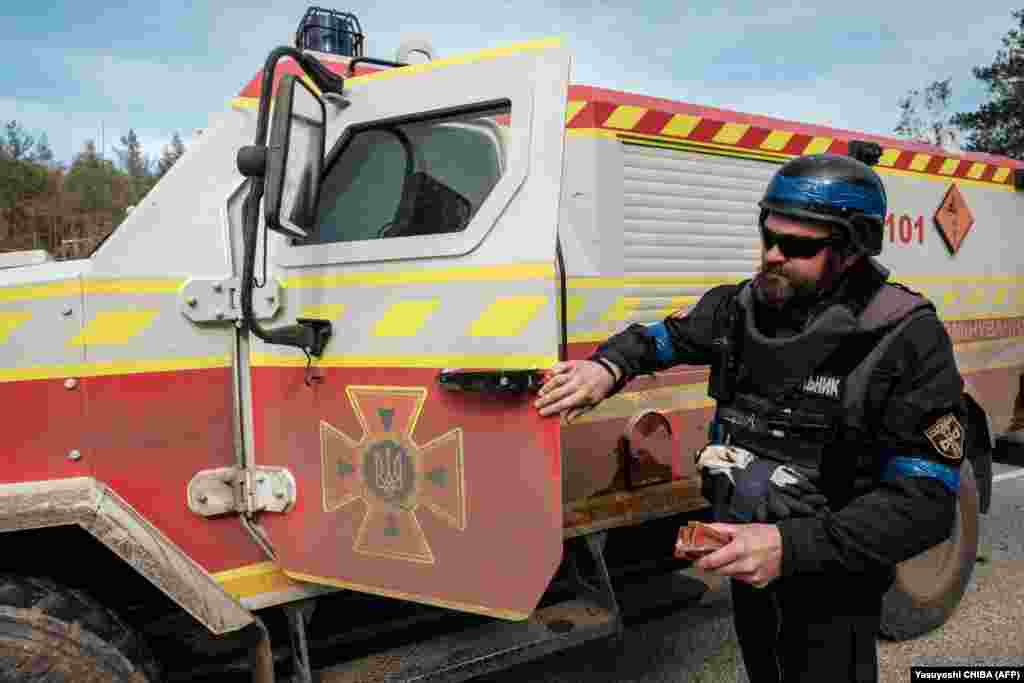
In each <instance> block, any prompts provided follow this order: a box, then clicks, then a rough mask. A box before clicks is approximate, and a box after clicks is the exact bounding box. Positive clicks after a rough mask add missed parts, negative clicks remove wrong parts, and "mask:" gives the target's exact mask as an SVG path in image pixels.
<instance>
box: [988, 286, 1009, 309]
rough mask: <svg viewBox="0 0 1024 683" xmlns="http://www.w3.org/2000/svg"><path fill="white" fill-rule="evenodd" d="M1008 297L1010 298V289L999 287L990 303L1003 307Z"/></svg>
mask: <svg viewBox="0 0 1024 683" xmlns="http://www.w3.org/2000/svg"><path fill="white" fill-rule="evenodd" d="M1009 296H1010V288H1009V287H1000V288H999V289H997V290H996V296H995V298H994V299H993V300H992V303H993V305H995V306H1004V305H1005V304H1006V300H1007V299H1008V298H1009Z"/></svg>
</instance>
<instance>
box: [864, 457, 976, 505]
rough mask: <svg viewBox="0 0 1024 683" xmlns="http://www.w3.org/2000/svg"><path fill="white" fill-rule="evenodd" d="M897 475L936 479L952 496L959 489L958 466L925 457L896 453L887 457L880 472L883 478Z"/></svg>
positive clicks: (893, 477) (897, 476)
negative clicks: (882, 470) (883, 468)
mask: <svg viewBox="0 0 1024 683" xmlns="http://www.w3.org/2000/svg"><path fill="white" fill-rule="evenodd" d="M899 477H927V478H929V479H938V480H939V481H940V482H942V485H943V486H945V487H946V488H947V489H949V492H950V493H952V494H953V495H954V496H955V495H957V494H958V493H959V491H960V468H959V467H952V466H950V465H944V464H942V463H941V462H935V461H934V460H926V459H925V458H920V457H913V456H906V455H897V456H895V457H892V458H890V459H889V462H888V463H887V464H886V466H885V471H884V472H882V479H883V480H892V479H898V478H899Z"/></svg>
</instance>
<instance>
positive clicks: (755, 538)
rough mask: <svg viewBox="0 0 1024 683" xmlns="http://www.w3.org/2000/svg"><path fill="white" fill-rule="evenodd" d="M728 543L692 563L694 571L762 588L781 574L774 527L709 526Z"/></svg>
mask: <svg viewBox="0 0 1024 683" xmlns="http://www.w3.org/2000/svg"><path fill="white" fill-rule="evenodd" d="M711 527H712V528H713V529H715V530H716V531H721V532H722V533H724V534H726V535H728V536H730V537H731V538H732V540H731V541H729V543H728V544H727V545H725V546H724V547H722V548H719V549H718V550H716V551H715V552H713V553H711V554H710V555H706V556H704V557H703V558H701V559H700V560H699V561H697V562H696V563H695V565H694V566H696V567H697V568H698V569H703V570H704V571H710V572H713V573H715V574H718V575H720V576H731V577H732V578H734V579H737V580H739V581H743V582H744V583H749V584H751V585H752V586H756V587H758V588H764V587H765V586H767V585H768V584H769V583H770V582H772V581H773V580H775V579H777V578H778V577H779V575H780V573H781V571H782V535H781V534H780V533H779V528H778V527H777V526H775V525H774V524H712V525H711Z"/></svg>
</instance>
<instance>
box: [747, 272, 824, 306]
mask: <svg viewBox="0 0 1024 683" xmlns="http://www.w3.org/2000/svg"><path fill="white" fill-rule="evenodd" d="M752 284H753V287H754V295H755V296H756V297H757V300H758V301H759V302H761V303H762V304H764V305H765V306H767V307H769V308H772V309H774V310H776V311H781V310H784V309H787V308H802V307H805V306H807V305H809V304H811V303H813V302H814V301H816V300H817V299H818V298H819V296H820V292H819V291H818V282H817V281H816V280H814V281H808V280H804V279H801V278H800V277H798V276H793V275H791V274H789V273H786V272H785V271H784V270H783V269H782V268H781V267H780V266H775V267H772V268H771V269H768V270H765V268H764V267H763V266H762V268H761V271H760V272H758V274H757V276H755V277H754V282H753V283H752Z"/></svg>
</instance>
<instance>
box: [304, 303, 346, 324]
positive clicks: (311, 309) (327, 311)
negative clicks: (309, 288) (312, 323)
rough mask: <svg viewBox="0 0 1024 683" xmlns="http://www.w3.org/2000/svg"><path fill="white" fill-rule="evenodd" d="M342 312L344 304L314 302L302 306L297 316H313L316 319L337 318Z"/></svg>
mask: <svg viewBox="0 0 1024 683" xmlns="http://www.w3.org/2000/svg"><path fill="white" fill-rule="evenodd" d="M344 312H345V304H315V305H311V306H303V308H302V312H301V313H300V314H299V317H301V318H314V319H316V320H337V319H338V318H340V317H341V314H342V313H344Z"/></svg>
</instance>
